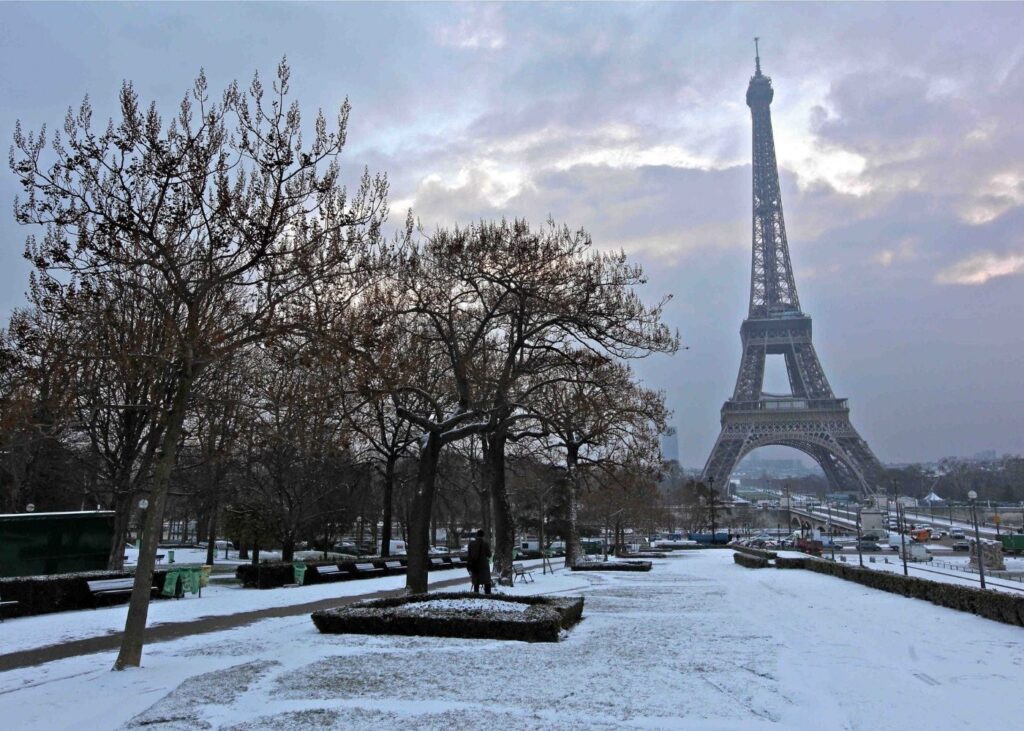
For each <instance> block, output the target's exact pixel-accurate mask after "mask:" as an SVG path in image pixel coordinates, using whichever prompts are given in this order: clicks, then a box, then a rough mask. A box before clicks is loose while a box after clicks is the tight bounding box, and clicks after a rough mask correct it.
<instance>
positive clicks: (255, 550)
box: [252, 538, 260, 566]
mask: <svg viewBox="0 0 1024 731" xmlns="http://www.w3.org/2000/svg"><path fill="white" fill-rule="evenodd" d="M252 565H253V566H259V565H260V539H259V538H257V539H255V540H254V541H253V542H252Z"/></svg>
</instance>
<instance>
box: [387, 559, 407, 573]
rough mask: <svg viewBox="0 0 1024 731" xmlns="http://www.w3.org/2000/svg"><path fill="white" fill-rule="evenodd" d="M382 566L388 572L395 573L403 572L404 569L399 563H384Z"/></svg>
mask: <svg viewBox="0 0 1024 731" xmlns="http://www.w3.org/2000/svg"><path fill="white" fill-rule="evenodd" d="M384 566H385V568H387V570H388V571H395V572H398V573H401V572H402V571H405V567H404V566H403V565H402V562H401V561H385V562H384Z"/></svg>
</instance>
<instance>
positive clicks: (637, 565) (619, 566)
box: [572, 561, 652, 571]
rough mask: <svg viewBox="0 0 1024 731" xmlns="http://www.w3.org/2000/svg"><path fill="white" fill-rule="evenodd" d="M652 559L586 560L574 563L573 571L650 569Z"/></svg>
mask: <svg viewBox="0 0 1024 731" xmlns="http://www.w3.org/2000/svg"><path fill="white" fill-rule="evenodd" d="M651 565H652V564H651V562H650V561H586V562H584V563H578V564H574V565H573V566H572V570H573V571H650V570H651Z"/></svg>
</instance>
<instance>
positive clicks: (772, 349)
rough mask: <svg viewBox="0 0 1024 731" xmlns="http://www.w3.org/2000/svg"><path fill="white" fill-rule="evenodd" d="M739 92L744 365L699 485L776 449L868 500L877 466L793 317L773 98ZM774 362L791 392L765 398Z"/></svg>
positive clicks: (761, 88)
mask: <svg viewBox="0 0 1024 731" xmlns="http://www.w3.org/2000/svg"><path fill="white" fill-rule="evenodd" d="M756 43H757V39H755V73H754V75H753V76H752V77H751V78H750V85H749V86H748V87H747V106H749V107H750V116H751V120H752V122H753V131H754V134H753V143H754V144H753V146H754V151H753V158H754V159H753V171H754V247H753V248H754V253H753V261H752V266H751V273H750V310H749V314H748V315H747V319H746V320H744V321H743V325H742V326H741V327H740V338H741V339H742V341H743V357H742V359H741V360H740V372H739V375H738V376H737V378H736V389H735V391H734V392H733V395H732V398H731V399H729V400H728V401H726V402H725V404H724V405H723V406H722V431H721V433H720V434H719V436H718V440H717V441H716V442H715V446H714V448H713V449H712V450H711V456H710V457H708V461H707V464H705V465H704V473H703V479H704V480H705V481H709V480H713V482H712V484H717V485H725V484H726V482H727V481H728V479H729V476H730V475H731V474H732V471H733V469H734V468H735V467H736V465H737V464H739V462H740V460H742V459H743V457H744V456H746V455H747V454H748V453H749V452H751V451H752V450H754V449H757V448H758V447H764V446H767V445H773V444H774V445H783V446H786V447H793V448H795V449H799V450H800V451H801V452H804V453H805V454H807V455H809V456H810V457H811V458H813V459H814V461H815V462H817V463H818V464H819V465H821V468H822V470H824V472H825V476H826V477H827V478H828V481H829V483H830V484H831V486H832V487H833V489H838V490H843V491H850V492H858V493H862V494H865V495H871V494H874V492H875V491H876V490H877V489H880V478H881V472H882V466H881V464H880V463H879V461H878V459H877V458H876V457H875V455H874V454H873V453H872V451H871V448H870V447H868V445H867V442H865V441H864V440H863V439H861V437H860V435H859V434H858V433H857V430H856V429H854V428H853V424H851V423H850V409H849V407H848V406H847V403H846V399H844V398H836V396H835V394H833V393H832V387H831V386H830V385H829V383H828V379H827V378H826V377H825V371H824V370H823V369H822V367H821V363H820V362H819V361H818V356H817V354H816V353H815V352H814V345H813V344H812V343H811V318H810V317H809V316H808V315H805V314H804V313H803V311H802V310H801V309H800V298H799V297H798V296H797V293H796V281H795V280H794V279H793V266H792V264H791V263H790V261H789V244H788V243H787V241H786V223H785V220H784V219H783V217H782V197H781V195H780V192H779V169H778V165H777V163H776V161H775V140H774V137H773V135H772V116H771V111H770V110H769V106H770V105H771V103H772V98H773V97H774V95H775V92H774V91H773V89H772V81H771V79H770V78H769V77H767V76H765V75H764V74H762V73H761V56H760V50H759V49H758V48H757V46H756ZM768 355H782V356H783V357H784V358H785V362H786V372H787V374H788V375H789V386H790V393H789V394H786V395H776V394H769V393H764V392H763V391H762V385H763V382H764V365H765V358H766V356H768Z"/></svg>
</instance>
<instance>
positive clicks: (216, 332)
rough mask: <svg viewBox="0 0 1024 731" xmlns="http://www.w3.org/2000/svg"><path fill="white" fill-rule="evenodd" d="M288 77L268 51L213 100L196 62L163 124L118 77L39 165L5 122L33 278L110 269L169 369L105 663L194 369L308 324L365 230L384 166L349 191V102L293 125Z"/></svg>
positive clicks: (139, 574)
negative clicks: (266, 58) (152, 330)
mask: <svg viewBox="0 0 1024 731" xmlns="http://www.w3.org/2000/svg"><path fill="white" fill-rule="evenodd" d="M289 78H290V70H289V68H288V65H287V64H286V63H285V62H284V61H282V62H281V64H280V65H279V66H278V70H277V77H276V80H275V82H274V84H273V87H272V90H271V91H270V92H269V93H268V91H267V90H266V89H265V88H264V86H263V83H262V82H261V81H260V80H259V78H258V77H256V78H255V79H254V80H253V82H252V83H251V84H250V86H249V88H248V90H247V92H243V91H242V90H240V89H239V87H238V86H237V85H236V84H231V85H230V86H229V87H228V88H227V89H226V90H225V91H224V93H223V95H222V96H221V99H220V101H219V102H216V101H211V100H210V96H209V90H208V88H207V82H206V77H205V75H203V74H202V73H201V74H200V75H199V77H198V78H197V79H196V82H195V85H194V87H193V89H192V91H191V92H190V93H189V94H187V95H186V96H185V98H184V99H183V100H182V102H181V104H180V106H179V109H178V112H177V114H176V115H175V116H174V118H173V119H172V120H171V121H170V122H168V123H166V124H165V122H164V120H163V119H162V118H161V116H160V115H159V113H158V111H157V109H156V106H155V104H153V105H150V106H149V108H148V109H146V110H145V111H143V108H142V107H141V106H140V102H139V98H138V95H137V94H136V92H135V90H134V89H133V87H132V86H131V84H129V83H125V84H124V86H123V87H122V90H121V95H120V106H121V110H120V120H119V121H118V122H117V123H115V122H113V121H111V122H110V123H109V124H108V125H107V126H106V128H105V129H104V130H102V131H96V130H94V128H93V123H92V107H91V105H90V104H89V102H88V100H86V101H84V102H83V103H82V104H81V106H80V107H79V109H78V111H77V112H73V111H69V112H68V115H67V117H66V119H65V122H64V128H63V134H60V135H54V137H53V144H52V148H51V154H50V157H51V158H52V161H51V162H47V161H46V159H44V151H45V150H46V147H47V135H46V132H45V128H44V130H42V131H41V132H40V133H39V134H34V133H27V134H26V133H24V132H23V131H22V129H21V126H20V124H19V125H18V126H17V127H16V129H15V134H14V146H13V148H12V152H11V156H10V165H11V168H12V170H13V171H14V173H15V175H16V176H17V177H18V178H19V181H20V182H21V184H22V186H23V187H24V189H25V191H26V197H25V198H24V199H23V200H19V201H16V203H15V208H16V215H17V219H18V220H19V221H20V222H21V223H23V224H36V225H42V226H45V227H46V232H45V235H44V236H43V238H42V239H36V238H35V237H30V238H29V240H28V243H27V245H26V256H27V257H28V258H29V260H30V261H32V262H33V264H34V265H35V267H36V271H37V272H38V273H39V276H42V277H54V278H56V277H61V276H63V277H64V278H65V279H70V280H71V281H73V282H75V283H78V282H81V283H84V282H97V283H100V282H102V283H109V282H111V281H116V282H117V283H118V285H119V286H123V287H125V288H126V292H127V293H128V295H129V296H132V297H135V298H137V299H139V300H141V301H143V302H145V303H147V305H146V306H147V307H151V308H154V309H156V310H159V311H160V312H161V313H162V315H163V317H164V318H165V321H166V322H167V323H168V328H167V331H168V333H169V336H168V338H167V340H166V342H165V343H163V344H162V348H161V349H160V353H161V356H162V357H163V358H164V359H165V360H166V362H167V363H168V365H169V367H171V368H172V369H173V371H174V374H175V378H174V381H173V384H172V387H171V390H170V398H169V400H168V405H167V407H166V408H165V409H164V410H163V414H162V421H163V433H162V436H161V439H160V444H159V447H158V451H157V456H156V459H155V461H154V469H153V479H152V483H151V490H150V505H151V509H150V510H149V511H148V512H147V525H146V526H145V529H144V541H143V545H142V550H141V551H140V556H139V564H138V568H137V570H136V576H135V586H134V590H133V592H132V597H131V601H130V604H129V610H128V618H127V621H126V623H125V632H124V637H123V641H122V646H121V651H120V653H119V655H118V658H117V661H116V663H115V666H114V667H115V669H122V668H125V667H130V666H137V665H139V663H140V661H141V657H142V644H143V630H144V629H145V624H146V616H147V613H148V607H149V595H150V586H151V584H152V575H153V568H154V563H155V554H156V547H157V539H158V534H159V528H160V525H161V521H162V518H163V508H164V503H165V498H166V493H167V486H168V481H169V478H170V475H171V472H172V470H173V468H174V465H175V462H176V457H177V450H178V445H179V443H180V441H181V438H182V427H183V424H184V422H185V417H186V411H187V408H188V404H189V400H190V397H191V395H192V392H193V388H194V384H195V383H196V380H197V379H198V378H199V377H200V376H201V375H202V373H203V371H204V370H205V369H206V368H208V367H209V366H210V365H211V364H213V363H216V362H218V361H220V360H222V359H223V358H225V357H227V356H228V355H230V354H231V353H233V352H235V351H237V350H238V349H240V348H243V347H246V346H247V345H249V344H252V343H255V342H259V341H263V340H265V339H267V337H268V336H270V335H274V334H280V333H284V332H294V331H297V330H305V329H307V328H308V327H309V325H310V320H311V308H312V307H313V304H314V303H315V301H316V300H317V298H318V297H321V296H327V294H326V293H327V292H328V291H331V292H336V291H339V290H340V291H343V292H344V293H345V294H346V296H347V295H348V293H349V292H350V291H351V289H352V288H353V286H355V283H356V282H357V280H358V275H359V273H360V272H361V271H362V270H364V269H365V268H366V267H367V265H368V257H369V255H370V254H371V252H372V246H373V244H374V243H375V242H376V241H378V239H379V229H380V225H381V223H382V221H383V219H384V216H385V215H386V205H385V197H386V192H387V184H386V181H385V180H384V178H382V177H377V178H371V177H370V176H369V175H368V174H364V176H363V178H362V181H361V183H360V185H359V188H358V190H357V191H356V192H355V193H354V195H352V196H349V195H348V194H347V193H346V190H345V188H344V187H343V186H342V185H341V182H340V176H341V170H340V166H339V164H338V157H339V156H340V154H341V151H342V149H343V147H344V144H345V136H346V126H347V120H348V113H349V107H348V104H347V102H346V103H345V104H344V105H342V107H341V109H340V111H339V113H338V115H337V119H336V124H335V127H334V129H333V130H330V131H329V129H328V122H327V119H326V118H325V117H324V116H323V114H320V115H318V116H317V118H316V121H315V123H314V125H313V132H312V134H311V135H308V137H306V138H304V137H303V130H302V120H301V115H300V112H299V107H298V104H297V103H296V102H291V103H289V99H288V91H289ZM123 273H126V275H125V276H122V274H123Z"/></svg>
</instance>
